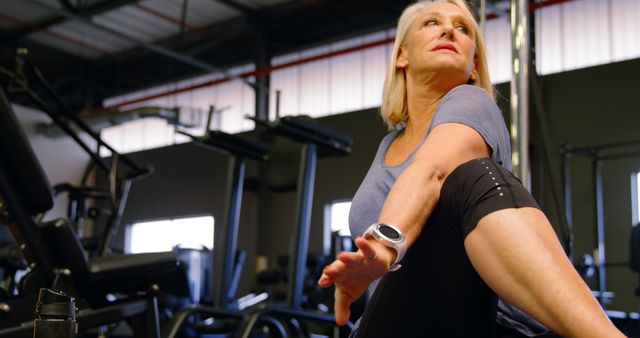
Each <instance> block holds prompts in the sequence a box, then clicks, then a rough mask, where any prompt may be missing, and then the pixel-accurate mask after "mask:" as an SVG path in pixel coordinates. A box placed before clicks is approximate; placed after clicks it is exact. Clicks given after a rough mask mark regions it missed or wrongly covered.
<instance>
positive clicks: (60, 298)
mask: <svg viewBox="0 0 640 338" xmlns="http://www.w3.org/2000/svg"><path fill="white" fill-rule="evenodd" d="M35 314H36V317H35V320H34V321H33V327H34V329H33V338H75V336H76V333H77V331H78V325H77V323H76V304H75V300H74V299H73V297H69V296H67V295H66V294H64V293H63V292H60V291H55V290H51V289H40V294H39V295H38V304H36V313H35Z"/></svg>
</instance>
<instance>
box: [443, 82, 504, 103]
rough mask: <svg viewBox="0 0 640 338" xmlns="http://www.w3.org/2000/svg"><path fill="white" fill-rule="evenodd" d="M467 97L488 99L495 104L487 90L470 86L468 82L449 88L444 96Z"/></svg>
mask: <svg viewBox="0 0 640 338" xmlns="http://www.w3.org/2000/svg"><path fill="white" fill-rule="evenodd" d="M458 97H462V98H467V99H477V100H488V101H489V102H491V103H492V104H495V101H494V100H493V99H492V98H491V97H490V96H489V94H487V91H486V90H484V89H482V88H480V87H478V86H472V85H468V84H463V85H460V86H457V87H454V88H453V89H451V90H450V91H449V92H448V93H447V94H446V95H445V96H444V99H446V98H449V99H451V98H458Z"/></svg>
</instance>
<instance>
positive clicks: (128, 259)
mask: <svg viewBox="0 0 640 338" xmlns="http://www.w3.org/2000/svg"><path fill="white" fill-rule="evenodd" d="M52 206H53V191H52V188H51V185H50V184H49V181H48V179H47V176H46V175H45V173H44V171H43V169H42V167H41V166H40V163H39V162H38V160H37V158H36V156H35V155H34V153H33V150H32V149H31V147H30V145H29V142H28V140H27V138H26V136H25V134H24V132H23V130H22V127H21V126H20V124H19V123H18V121H17V118H16V117H15V115H14V112H13V110H12V108H11V106H10V104H9V102H8V100H7V98H6V97H5V95H4V92H3V91H2V88H0V223H3V224H5V225H7V226H8V227H9V229H10V231H11V233H12V235H13V237H14V238H15V240H16V242H17V243H18V245H19V246H20V248H21V249H22V252H23V254H24V256H25V259H26V261H27V264H28V266H29V268H30V269H31V271H30V272H29V273H28V274H27V275H26V276H24V277H23V278H22V280H21V282H20V285H21V288H20V289H21V293H20V295H19V296H16V297H13V298H10V299H7V300H5V301H2V302H0V337H21V336H25V337H30V334H32V330H33V329H32V324H30V323H32V320H33V317H34V309H35V302H36V298H37V293H38V290H39V288H41V287H44V288H51V289H56V290H60V291H63V292H65V293H67V294H69V295H70V296H72V297H76V304H77V306H78V308H79V312H78V314H77V317H76V320H77V322H78V325H79V328H80V330H86V329H88V328H91V327H96V326H100V325H104V324H108V323H113V322H118V321H121V320H123V319H127V320H130V322H131V323H132V329H133V330H134V335H136V336H137V337H138V336H139V337H159V321H158V309H157V298H156V296H157V295H158V294H160V293H161V292H165V291H168V292H170V293H171V294H174V295H177V296H187V295H188V294H189V288H188V282H187V276H186V272H185V267H184V265H183V264H181V262H180V261H179V260H178V259H177V258H176V256H175V255H174V254H173V253H171V252H168V253H151V254H136V255H127V256H107V257H101V258H95V259H87V258H86V256H85V254H84V251H83V248H82V246H81V244H80V241H79V239H78V238H77V236H75V233H74V232H73V230H72V228H71V227H70V226H69V224H68V223H67V222H66V220H63V219H58V220H54V221H51V222H47V223H39V222H37V221H36V219H37V217H38V215H40V214H42V213H44V212H45V211H47V210H49V209H50V208H51V207H52ZM107 294H115V295H120V297H117V299H115V300H112V299H108V298H107ZM30 325H31V331H29V327H30Z"/></svg>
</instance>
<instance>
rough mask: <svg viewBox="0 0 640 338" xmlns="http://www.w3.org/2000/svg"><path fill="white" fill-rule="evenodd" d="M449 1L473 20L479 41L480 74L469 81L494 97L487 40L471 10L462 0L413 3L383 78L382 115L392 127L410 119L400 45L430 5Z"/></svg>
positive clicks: (402, 18)
mask: <svg viewBox="0 0 640 338" xmlns="http://www.w3.org/2000/svg"><path fill="white" fill-rule="evenodd" d="M438 2H447V3H450V4H453V5H455V6H457V7H459V8H460V9H462V11H463V12H464V15H466V16H467V17H468V18H469V19H470V20H469V21H470V24H471V25H472V28H473V31H474V32H475V42H476V54H475V58H476V70H477V73H478V74H477V76H476V79H475V80H469V84H471V85H474V86H476V87H480V88H482V89H484V90H485V91H486V92H487V94H489V96H491V97H494V93H493V86H492V85H491V80H490V78H489V69H488V68H487V54H486V51H485V45H484V39H483V38H482V34H480V32H479V30H480V28H479V27H478V23H477V22H476V20H475V18H474V16H473V14H472V13H471V10H469V7H468V6H467V4H466V3H465V2H464V1H463V0H423V1H418V2H416V3H415V4H413V5H410V6H409V7H407V8H405V10H404V11H403V12H402V15H401V16H400V19H399V20H398V27H397V29H396V39H395V43H394V46H393V53H392V54H391V56H392V57H391V58H390V60H389V69H388V72H387V77H386V79H385V80H384V87H383V90H382V105H381V107H380V115H382V119H383V120H384V122H385V123H386V124H387V126H388V127H389V129H393V128H395V126H396V125H397V124H398V123H400V122H402V121H406V119H407V118H408V109H407V83H406V78H405V73H404V69H403V68H399V67H397V66H396V61H397V58H398V55H399V53H400V47H401V46H402V45H403V44H404V43H405V41H406V40H407V38H408V36H409V32H410V31H411V26H412V25H413V22H414V20H415V18H416V16H417V15H418V14H419V13H420V12H421V11H422V10H423V9H424V8H425V7H427V6H429V5H431V4H434V3H438Z"/></svg>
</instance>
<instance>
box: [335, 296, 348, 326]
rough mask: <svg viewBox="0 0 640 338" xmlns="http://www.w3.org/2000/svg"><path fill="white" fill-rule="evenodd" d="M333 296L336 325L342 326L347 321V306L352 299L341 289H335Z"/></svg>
mask: <svg viewBox="0 0 640 338" xmlns="http://www.w3.org/2000/svg"><path fill="white" fill-rule="evenodd" d="M334 296H335V305H334V309H333V310H334V311H335V314H336V324H338V325H344V324H346V323H347V321H349V314H350V310H349V306H350V305H351V302H352V299H351V297H350V296H349V295H348V294H347V293H346V292H344V290H342V288H339V287H338V288H336V291H335V293H334Z"/></svg>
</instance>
